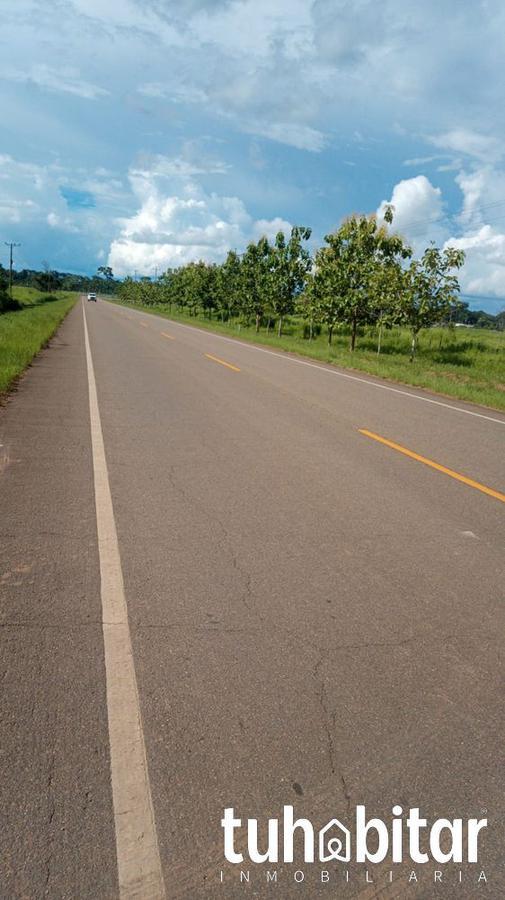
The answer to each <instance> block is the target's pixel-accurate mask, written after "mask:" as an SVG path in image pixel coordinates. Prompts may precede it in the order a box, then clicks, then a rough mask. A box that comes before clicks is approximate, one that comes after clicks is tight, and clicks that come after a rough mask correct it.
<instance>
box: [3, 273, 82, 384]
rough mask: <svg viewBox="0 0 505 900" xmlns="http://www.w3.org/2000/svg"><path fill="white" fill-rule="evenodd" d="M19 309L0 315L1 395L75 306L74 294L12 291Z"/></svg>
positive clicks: (21, 289) (31, 290) (26, 290)
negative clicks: (19, 306)
mask: <svg viewBox="0 0 505 900" xmlns="http://www.w3.org/2000/svg"><path fill="white" fill-rule="evenodd" d="M13 293H14V297H15V299H16V300H18V301H19V302H20V303H21V307H22V308H21V309H19V310H17V311H13V312H6V313H3V314H2V315H0V395H1V394H2V393H3V392H5V391H6V390H7V389H8V388H9V387H10V386H11V385H12V383H13V381H14V380H15V379H16V378H17V377H18V376H19V375H21V373H22V372H23V371H24V370H25V369H26V367H27V366H29V365H30V363H31V361H32V359H33V357H34V356H35V355H36V354H37V353H38V352H39V350H40V349H41V348H42V347H43V346H44V345H45V344H47V342H48V340H49V339H50V338H51V337H52V335H53V334H54V333H55V331H56V330H57V328H58V326H59V325H60V323H61V322H62V320H63V319H64V317H65V316H66V314H67V313H68V312H69V310H70V309H71V308H72V306H73V305H74V303H75V301H76V299H77V294H71V293H65V292H63V291H57V292H56V293H55V294H52V295H47V294H42V293H41V292H40V291H36V290H35V289H34V288H16V287H15V288H14V291H13Z"/></svg>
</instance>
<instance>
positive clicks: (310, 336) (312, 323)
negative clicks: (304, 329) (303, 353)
mask: <svg viewBox="0 0 505 900" xmlns="http://www.w3.org/2000/svg"><path fill="white" fill-rule="evenodd" d="M313 337H314V322H313V320H312V319H311V320H310V323H309V341H311V340H312V338H313Z"/></svg>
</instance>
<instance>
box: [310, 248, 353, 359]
mask: <svg viewBox="0 0 505 900" xmlns="http://www.w3.org/2000/svg"><path fill="white" fill-rule="evenodd" d="M341 276H342V271H341V269H340V267H339V266H338V265H335V259H334V256H333V253H332V250H331V247H320V248H319V250H318V251H317V253H316V258H315V271H314V274H313V277H312V278H311V279H310V281H309V283H308V286H307V290H306V292H305V295H304V308H305V311H306V315H307V314H308V316H309V317H310V322H311V323H312V322H319V323H321V324H322V325H325V326H326V328H327V331H328V345H330V344H331V341H332V336H333V331H334V328H335V326H336V325H337V324H338V322H340V321H342V320H343V319H344V318H345V310H344V304H345V301H344V299H343V291H344V290H345V284H344V282H343V281H342V278H341ZM310 333H311V335H312V324H311V330H310Z"/></svg>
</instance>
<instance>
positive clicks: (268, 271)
mask: <svg viewBox="0 0 505 900" xmlns="http://www.w3.org/2000/svg"><path fill="white" fill-rule="evenodd" d="M384 220H385V221H384V223H379V222H378V221H377V219H376V217H375V216H364V215H362V216H351V217H350V218H349V219H347V220H346V221H345V222H343V224H342V225H341V226H340V228H338V229H337V230H336V231H335V232H333V233H332V234H329V235H327V236H326V237H325V239H324V241H325V243H324V246H322V247H321V248H319V249H318V250H317V251H316V253H315V257H314V258H312V257H311V254H310V252H309V249H308V246H307V242H308V240H309V238H310V236H311V230H310V228H305V227H301V226H295V227H294V228H293V229H292V230H291V234H290V235H289V237H288V236H286V235H284V233H283V232H279V233H278V234H277V236H276V238H275V240H274V241H273V243H271V242H270V241H269V240H268V239H267V238H266V237H262V238H260V240H259V241H257V242H255V243H254V242H253V243H250V244H249V245H248V247H247V248H246V250H245V252H244V253H243V254H242V255H241V256H239V255H238V254H237V253H236V252H235V251H233V250H230V252H229V253H228V256H227V257H226V260H225V261H224V263H222V264H221V265H216V264H209V263H205V262H196V263H189V264H188V265H185V266H182V267H180V268H177V269H169V270H168V271H167V272H165V273H164V275H162V277H161V278H159V279H158V280H157V281H155V282H152V281H151V280H150V279H147V278H146V279H142V280H141V281H134V280H133V279H131V278H127V279H125V281H124V282H123V283H122V285H120V287H119V294H120V296H121V298H122V299H124V300H126V301H128V302H130V303H139V304H143V305H144V304H145V305H158V304H168V306H169V308H170V309H171V307H172V305H174V306H175V307H177V308H178V309H183V308H184V309H186V310H187V311H188V312H189V313H190V314H193V315H197V314H198V313H200V312H204V313H206V314H207V315H209V316H212V315H213V314H214V313H217V314H218V315H220V317H221V318H222V319H223V321H224V320H228V319H229V318H231V317H239V319H240V320H242V321H244V322H245V323H246V324H250V323H251V322H254V323H255V327H256V331H259V329H260V327H261V325H266V328H267V330H270V328H272V327H273V326H274V324H275V326H276V328H277V333H278V335H279V336H281V335H282V332H283V325H284V322H285V319H286V317H287V316H290V315H293V314H294V313H297V314H300V315H301V316H303V318H304V320H305V321H306V323H307V329H308V336H309V338H311V337H312V336H313V334H314V332H315V329H316V328H318V329H320V328H321V326H324V327H325V328H326V330H327V334H328V342H329V343H331V341H332V336H333V333H334V331H335V329H336V328H338V327H340V326H346V327H347V328H348V329H349V333H350V349H351V350H354V349H355V346H356V339H357V335H358V333H359V330H360V328H362V327H363V326H365V325H370V324H373V325H376V326H377V328H378V334H379V346H378V350H379V352H380V342H381V338H382V332H383V329H384V328H391V327H392V326H393V325H404V326H406V327H408V328H409V329H410V332H411V336H412V343H411V357H412V358H413V357H414V355H415V352H416V346H417V341H418V336H419V332H420V331H421V329H422V328H425V327H428V326H431V325H435V324H437V323H441V322H444V321H448V320H449V319H450V316H451V312H452V311H454V309H456V308H457V306H458V302H459V301H458V294H459V283H458V278H457V271H458V269H460V268H461V266H462V265H463V263H464V258H465V256H464V253H463V251H461V250H455V249H452V248H447V249H445V250H440V249H438V248H437V247H435V246H430V247H429V248H428V249H427V250H426V251H425V253H424V255H423V256H422V258H421V259H414V258H413V252H412V248H411V247H410V246H409V245H408V244H406V242H405V241H404V240H403V238H402V237H401V236H400V235H398V234H395V233H394V232H393V231H392V229H391V227H390V226H391V225H392V222H393V209H392V207H388V208H387V209H386V212H385V215H384Z"/></svg>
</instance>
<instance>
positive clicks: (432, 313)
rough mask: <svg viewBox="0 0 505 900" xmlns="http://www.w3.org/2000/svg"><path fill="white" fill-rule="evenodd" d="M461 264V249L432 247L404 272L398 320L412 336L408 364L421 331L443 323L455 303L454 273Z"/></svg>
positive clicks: (462, 254)
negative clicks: (399, 318) (400, 319)
mask: <svg viewBox="0 0 505 900" xmlns="http://www.w3.org/2000/svg"><path fill="white" fill-rule="evenodd" d="M464 261H465V253H464V251H463V250H455V249H454V248H453V247H447V248H446V249H445V250H439V249H438V248H437V247H435V246H434V245H431V246H430V247H428V249H427V250H426V251H425V253H424V255H423V257H422V258H421V259H420V260H419V259H415V260H412V262H411V263H410V266H409V267H408V269H407V270H406V272H405V290H404V292H403V299H402V310H401V318H402V321H403V322H404V324H405V325H407V327H408V328H409V329H410V332H411V335H412V341H411V350H410V359H411V361H412V360H413V359H414V357H415V355H416V349H417V341H418V337H419V332H420V331H421V329H422V328H428V327H429V326H431V325H436V324H438V323H440V322H442V321H443V320H444V319H445V318H447V317H448V315H449V312H450V310H451V307H454V305H455V304H456V301H457V296H458V294H459V282H458V279H457V276H456V275H455V274H454V270H457V269H460V268H461V266H462V265H463V263H464Z"/></svg>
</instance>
